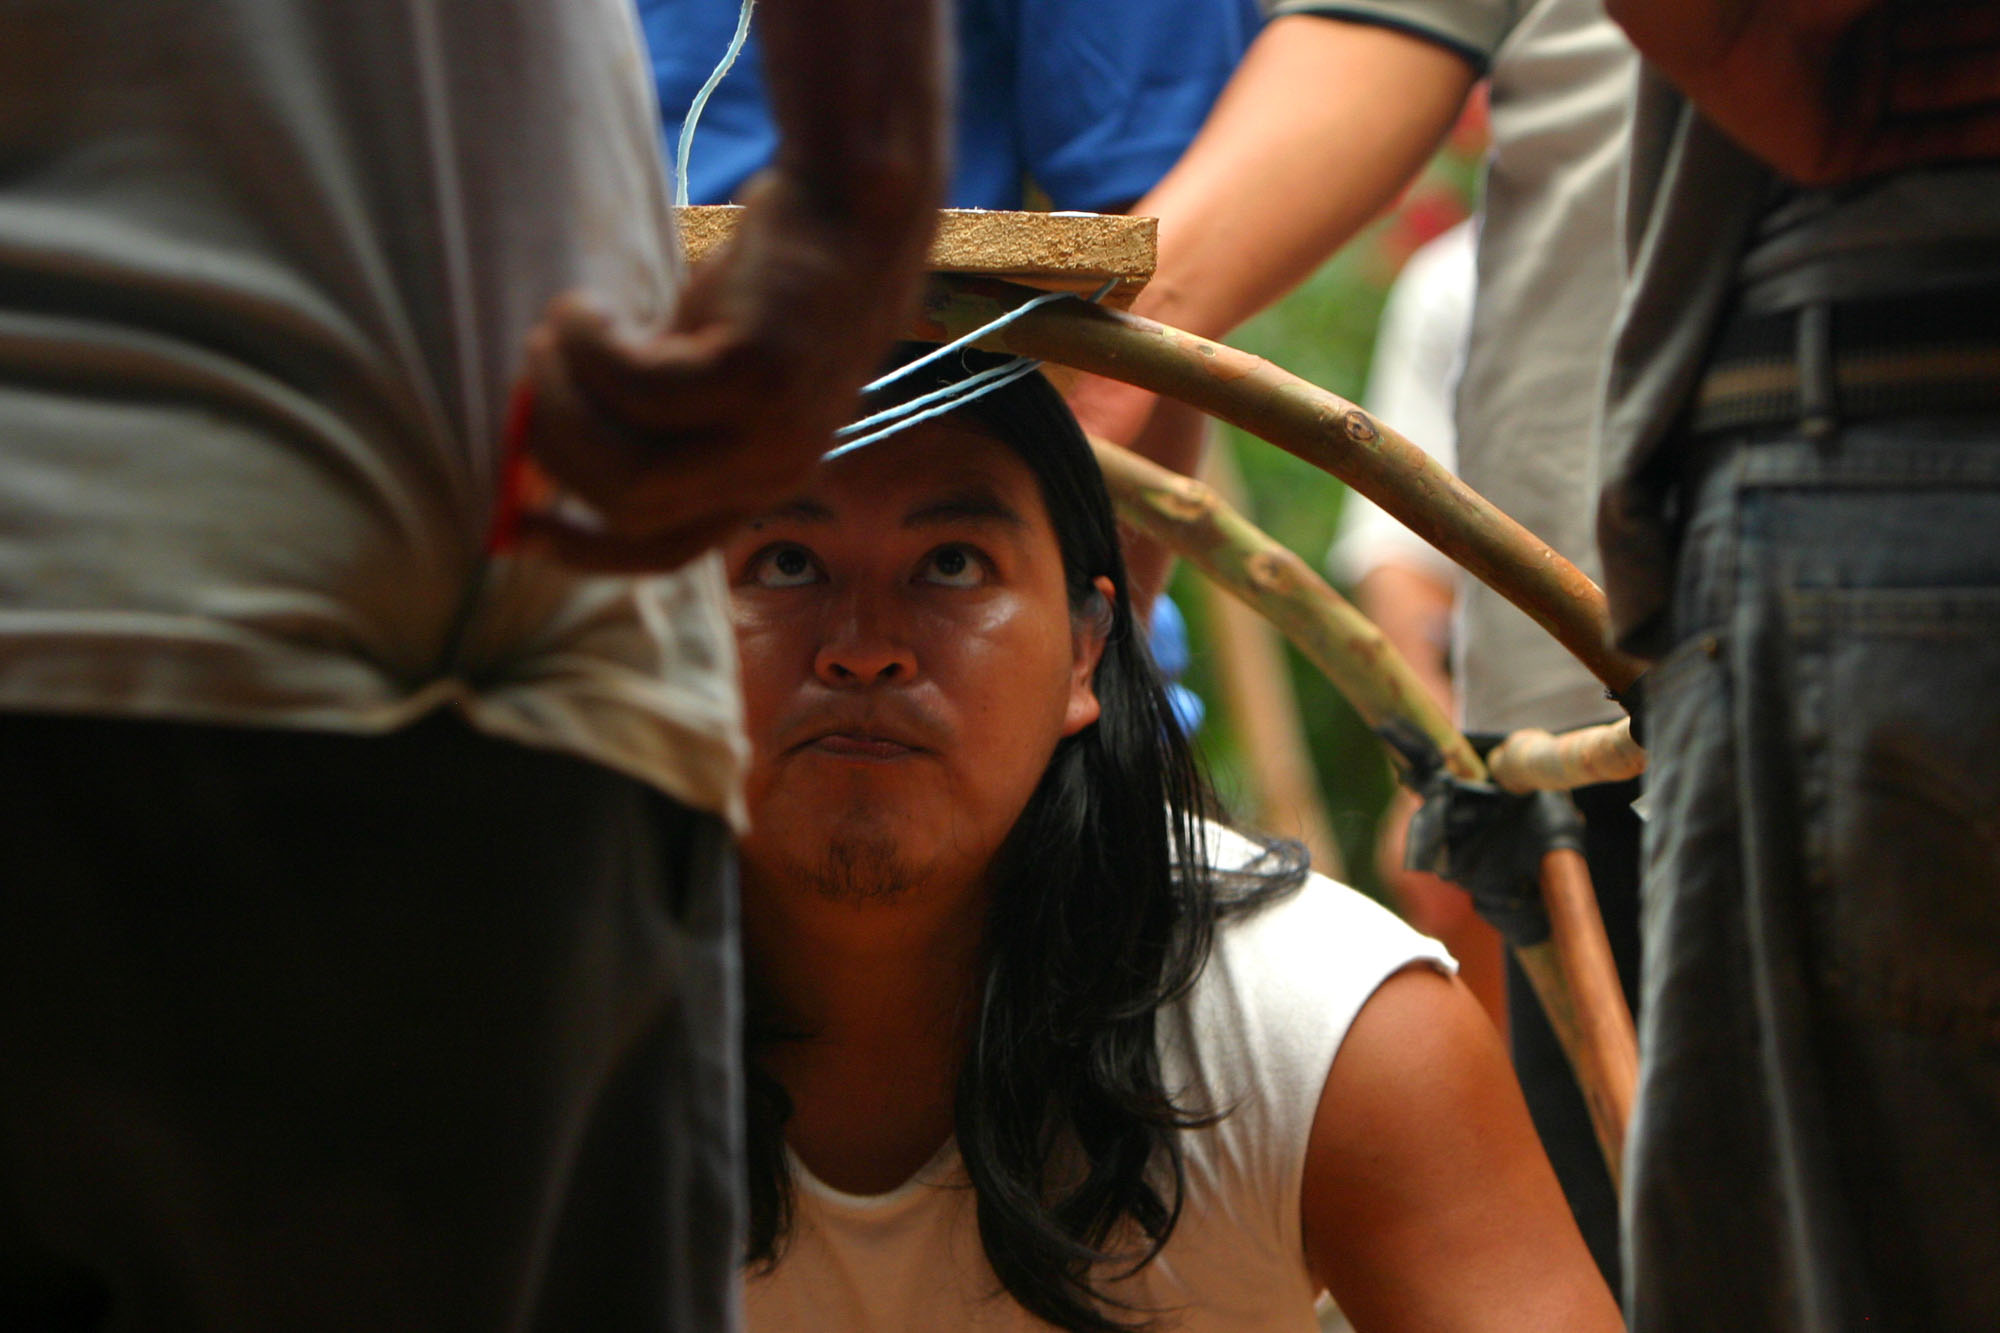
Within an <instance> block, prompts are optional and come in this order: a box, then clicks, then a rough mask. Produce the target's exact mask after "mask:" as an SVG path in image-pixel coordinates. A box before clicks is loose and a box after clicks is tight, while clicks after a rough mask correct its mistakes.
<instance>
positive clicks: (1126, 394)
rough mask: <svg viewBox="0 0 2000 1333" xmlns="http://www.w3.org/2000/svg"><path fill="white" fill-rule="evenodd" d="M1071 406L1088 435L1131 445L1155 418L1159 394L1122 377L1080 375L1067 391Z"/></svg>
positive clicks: (1124, 445)
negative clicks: (1154, 410) (1153, 416)
mask: <svg viewBox="0 0 2000 1333" xmlns="http://www.w3.org/2000/svg"><path fill="white" fill-rule="evenodd" d="M1066 397H1067V399H1068V401H1069V410H1070V411H1072V412H1074V413H1076V420H1077V424H1078V425H1080V426H1082V427H1083V430H1084V433H1085V434H1086V435H1095V436H1097V437H1098V438H1099V439H1101V440H1109V441H1111V442H1112V443H1113V444H1116V445H1122V446H1123V447H1125V448H1127V449H1130V448H1131V447H1132V446H1133V443H1134V442H1135V441H1136V440H1137V439H1138V438H1139V434H1140V432H1141V431H1143V430H1145V428H1146V423H1147V422H1148V421H1149V420H1151V419H1152V415H1153V408H1154V406H1155V405H1156V404H1158V402H1159V401H1160V399H1159V395H1158V394H1155V393H1153V392H1151V391H1150V390H1147V389H1140V388H1135V387H1134V386H1132V385H1130V384H1127V383H1125V382H1124V381H1123V380H1114V379H1106V378H1105V377H1104V376H1102V375H1078V376H1077V377H1076V383H1074V384H1073V385H1071V386H1070V389H1069V392H1068V394H1067V395H1066Z"/></svg>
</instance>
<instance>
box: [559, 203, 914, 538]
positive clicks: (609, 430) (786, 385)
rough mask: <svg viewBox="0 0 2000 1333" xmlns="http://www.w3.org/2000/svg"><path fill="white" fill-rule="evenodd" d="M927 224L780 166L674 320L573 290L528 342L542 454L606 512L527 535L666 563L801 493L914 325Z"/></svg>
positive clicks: (582, 496)
mask: <svg viewBox="0 0 2000 1333" xmlns="http://www.w3.org/2000/svg"><path fill="white" fill-rule="evenodd" d="M921 216H922V218H923V219H924V220H925V222H924V225H920V226H912V225H909V223H908V222H907V221H905V220H903V219H899V218H880V217H855V216H852V215H850V214H846V213H843V212H842V211H841V210H839V209H836V208H830V207H826V206H823V205H821V204H820V203H819V202H818V201H816V200H815V199H814V198H813V197H812V195H811V194H810V192H809V191H807V190H805V189H803V188H801V187H799V186H797V185H795V184H793V183H792V182H791V181H790V180H788V179H787V178H786V177H785V176H784V175H783V174H781V173H778V172H772V173H769V174H767V175H766V176H765V177H764V178H763V179H762V180H761V181H759V182H758V184H757V185H756V186H755V187H754V188H753V190H752V191H751V193H750V196H749V199H748V202H747V205H746V209H745V213H744V216H743V221H742V225H741V230H740V232H739V233H738V235H737V237H736V239H735V241H734V242H733V243H732V244H731V246H730V247H729V249H728V250H727V251H726V252H725V253H724V254H722V255H721V256H719V257H718V258H717V259H716V260H715V261H714V262H713V263H711V264H708V265H704V266H703V267H702V268H701V269H699V270H697V271H696V272H695V273H694V274H693V276H692V277H691V279H690V281H689V282H688V284H687V286H686V288H685V289H684V291H683V292H682V294H681V301H680V304H679V307H678V308H677V310H676V311H675V316H674V320H673V322H672V324H671V325H669V326H668V327H667V328H665V329H662V330H657V331H652V332H647V331H640V330H631V329H626V328H621V327H619V326H618V325H617V323H616V322H615V321H614V320H613V319H612V318H611V317H610V316H609V315H607V314H606V313H605V312H604V311H603V310H602V309H601V308H599V307H598V306H597V305H595V304H594V303H593V302H592V301H591V300H590V299H589V298H588V297H586V296H583V295H581V294H576V293H572V294H568V295H565V296H562V297H559V298H558V299H557V300H556V301H555V303H554V304H553V305H552V306H551V307H550V309H549V311H548V314H547V315H546V316H545V317H544V319H543V322H542V323H541V324H540V325H539V326H538V327H537V328H536V329H535V330H534V331H533V332H532V333H531V334H530V335H529V339H528V350H527V372H526V373H527V376H528V379H529V383H530V385H531V387H532V391H533V395H534V400H533V410H532V414H531V416H530V419H529V422H528V434H527V447H528V452H529V455H530V457H531V458H532V460H533V462H534V464H536V465H537V466H538V467H539V468H540V470H541V471H542V472H543V473H545V474H546V476H547V478H548V479H549V480H550V481H552V482H553V484H554V486H555V487H556V488H558V489H560V490H561V491H562V492H565V493H566V494H567V495H568V496H569V497H572V498H573V499H574V500H575V501H580V502H581V503H582V504H583V505H584V506H587V508H588V510H589V514H588V515H579V514H577V513H576V512H575V511H574V508H573V506H569V505H565V506H562V507H560V508H559V509H554V510H552V509H547V508H544V509H540V510H536V511H534V512H531V513H528V514H526V515H524V516H523V517H522V520H521V524H520V535H521V538H522V540H523V541H525V542H528V543H531V544H536V545H540V546H543V547H545V548H547V549H549V550H551V551H552V552H553V553H554V554H555V555H557V556H558V557H559V558H561V559H563V560H564V561H567V562H569V563H571V564H574V565H578V566H581V567H584V568H590V569H598V570H606V571H610V570H626V571H642V570H667V569H672V568H674V567H675V566H677V565H679V564H681V563H683V562H685V561H687V560H689V559H691V558H693V557H694V556H696V555H698V554H700V553H701V552H702V551H703V550H705V549H706V548H708V547H709V546H711V545H713V544H714V543H715V542H717V541H718V540H720V539H721V538H722V537H723V536H724V535H725V534H726V533H727V532H728V531H729V530H730V529H731V528H733V527H734V526H735V525H736V524H737V523H739V522H741V521H742V520H743V519H744V518H746V517H748V516H749V515H751V514H753V513H757V512H760V511H762V510H764V509H768V508H769V507H770V506H771V505H772V504H774V503H776V502H778V501H780V500H782V499H783V498H784V497H785V496H786V495H788V494H790V493H792V492H793V491H795V490H797V489H798V488H799V487H800V486H801V485H802V484H803V482H804V480H805V478H806V476H807V474H808V473H809V472H810V471H811V469H812V467H813V465H814V464H815V463H816V462H817V460H818V459H819V457H820V455H821V454H822V453H824V452H825V451H826V450H827V448H829V447H830V444H831V441H832V437H833V431H834V430H835V428H836V427H838V426H839V425H840V424H842V423H843V422H844V421H846V420H847V419H849V418H850V417H851V415H852V413H853V410H854V407H855V404H856V391H857V389H858V388H859V387H860V385H861V384H862V383H863V382H865V381H866V380H867V378H868V377H869V375H870V374H871V373H872V372H873V370H874V368H875V367H876V366H877V364H878V363H879V361H880V359H881V356H882V353H883V351H884V349H885V348H886V347H887V346H888V344H889V343H890V342H891V341H892V340H893V339H894V338H895V337H896V335H897V334H898V333H899V332H901V330H903V329H904V328H905V327H907V325H908V321H909V317H910V315H911V312H912V310H913V309H914V306H915V301H916V293H917V288H918V283H919V282H920V280H921V273H920V268H919V266H920V264H921V260H922V256H923V254H924V250H925V247H926V245H927V243H928V238H929V227H928V223H927V220H928V218H929V217H930V216H931V214H930V210H929V209H928V208H925V209H924V210H923V212H922V215H921ZM593 519H594V520H595V521H592V520H593Z"/></svg>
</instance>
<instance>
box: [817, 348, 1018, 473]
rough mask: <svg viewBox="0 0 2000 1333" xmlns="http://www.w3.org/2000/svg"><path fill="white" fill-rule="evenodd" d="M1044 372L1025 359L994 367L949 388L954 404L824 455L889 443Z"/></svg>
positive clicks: (827, 457)
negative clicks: (883, 441)
mask: <svg viewBox="0 0 2000 1333" xmlns="http://www.w3.org/2000/svg"><path fill="white" fill-rule="evenodd" d="M1041 368H1042V363H1041V362H1039V361H1036V360H1033V359H1031V358H1029V357H1025V356H1024V357H1020V358H1018V359H1017V360H1014V361H1010V362H1008V363H1007V364H1006V365H1004V366H995V367H993V369H992V370H990V371H982V372H981V373H980V374H978V375H975V376H973V377H972V378H971V379H966V380H960V381H958V382H957V383H956V384H951V385H947V386H946V387H947V388H949V389H951V390H952V391H953V397H952V399H951V401H949V402H944V403H939V404H937V405H936V406H935V407H932V408H930V409H929V410H928V411H924V412H919V413H917V414H916V415H915V416H913V417H907V418H905V419H904V420H902V421H898V422H896V423H895V424H893V425H889V426H884V427H883V428H882V429H881V430H878V431H876V432H875V433H874V434H872V435H864V436H862V437H861V438H860V439H858V440H849V441H848V442H847V443H845V444H843V445H840V446H838V447H837V448H834V449H830V450H828V451H827V453H826V455H825V461H828V462H830V461H832V460H833V459H836V458H840V457H842V456H843V455H846V454H851V453H853V452H854V451H855V450H856V449H859V448H861V447H862V446H863V445H867V444H873V443H875V442H876V441H877V440H880V439H886V438H887V437H888V436H891V435H895V434H897V433H898V432H901V431H905V430H908V429H909V428H910V427H912V426H914V425H916V424H917V423H918V422H921V421H929V420H930V419H931V418H932V417H941V416H943V415H944V414H945V413H947V412H953V411H956V410H957V409H959V408H960V407H963V406H964V405H965V404H967V403H969V402H971V401H972V400H973V399H975V398H984V397H985V396H986V395H987V394H989V393H993V392H994V391H996V390H999V389H1004V388H1006V387H1007V386H1008V385H1010V384H1012V383H1013V382H1014V381H1015V380H1018V379H1021V378H1024V377H1025V376H1028V375H1032V374H1034V373H1035V372H1036V371H1037V370H1040V369H1041ZM988 375H996V376H997V378H993V379H986V377H987V376H988ZM980 380H986V382H985V383H983V384H980V385H979V387H978V388H976V389H973V390H972V391H971V392H969V393H968V392H965V388H966V386H967V385H969V384H974V383H977V382H978V381H980Z"/></svg>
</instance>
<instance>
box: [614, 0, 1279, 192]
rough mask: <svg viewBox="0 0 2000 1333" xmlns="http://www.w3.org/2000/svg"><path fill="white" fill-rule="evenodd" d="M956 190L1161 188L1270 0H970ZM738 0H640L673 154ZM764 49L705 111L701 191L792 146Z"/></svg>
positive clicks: (693, 180) (699, 138) (728, 184)
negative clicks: (779, 127) (777, 109)
mask: <svg viewBox="0 0 2000 1333" xmlns="http://www.w3.org/2000/svg"><path fill="white" fill-rule="evenodd" d="M955 10H956V17H957V22H958V56H957V59H958V82H957V94H958V110H957V131H956V142H955V144H954V152H953V159H952V160H953V163H954V167H953V175H952V182H951V187H950V190H949V191H948V194H947V199H948V201H949V202H950V203H951V204H952V205H953V206H955V207H959V208H1020V207H1021V206H1022V204H1023V201H1024V197H1025V191H1026V187H1027V186H1028V184H1029V183H1030V182H1032V183H1033V184H1034V186H1035V187H1037V188H1038V189H1039V190H1040V191H1041V193H1042V194H1043V195H1045V196H1046V197H1047V198H1048V200H1049V202H1050V204H1052V205H1053V206H1054V207H1056V208H1059V209H1076V210H1082V211H1087V212H1098V213H1115V212H1122V211H1123V210H1124V209H1125V208H1127V207H1129V206H1130V205H1131V204H1132V203H1133V201H1135V200H1137V199H1138V198H1139V196H1140V195H1142V194H1144V193H1145V192H1146V191H1147V190H1149V189H1150V188H1152V186H1153V184H1154V183H1155V182H1156V181H1158V180H1159V178H1160V177H1161V176H1163V175H1165V174H1166V172H1167V169H1168V168H1169V167H1171V166H1173V164H1174V162H1175V161H1176V160H1177V159H1179V157H1180V155H1181V152H1182V151H1183V150H1184V149H1185V148H1186V147H1187V145H1188V143H1189V141H1190V140H1192V139H1193V138H1194V135H1195V132H1196V131H1197V130H1198V129H1200V128H1201V124H1202V121H1203V120H1204V119H1205V118H1206V117H1207V115H1208V110H1209V107H1210V106H1211V105H1212V104H1213V103H1214V101H1215V98H1216V95H1217V94H1218V93H1220V92H1221V90H1222V87H1223V85H1224V84H1225V83H1226V82H1227V81H1228V79H1229V75H1230V73H1231V71H1233V70H1234V69H1235V68H1236V64H1237V61H1238V60H1240V59H1241V58H1242V55H1243V52H1244V50H1245V49H1246V48H1247V47H1248V46H1249V44H1250V40H1251V38H1253V37H1254V36H1255V35H1256V33H1257V30H1258V28H1259V26H1260V25H1261V23H1262V21H1263V20H1262V11H1261V9H1260V8H1259V6H1258V4H1257V2H1256V0H1090V2H1089V3H1087V4H1079V3H1075V0H957V3H956V5H955ZM738 13H739V5H738V3H737V0H639V14H640V19H641V21H642V22H643V24H644V25H645V30H646V40H647V44H648V45H649V46H650V47H651V49H652V61H653V78H654V82H655V84H656V86H657V87H658V89H659V101H660V116H661V120H662V122H663V124H662V130H663V133H664V135H665V140H666V145H667V149H668V151H669V153H671V152H672V151H673V147H674V144H675V142H676V141H677V139H678V138H679V135H680V125H681V120H682V118H683V116H685V115H686V113H687V108H688V106H689V104H690V103H691V102H692V101H693V100H694V97H695V94H696V92H698V91H699V90H700V88H701V85H702V84H703V82H704V81H706V80H707V78H708V76H709V74H710V72H711V71H713V70H714V68H715V65H716V63H717V62H718V61H719V60H720V59H721V58H722V55H723V52H725V51H726V50H727V49H728V47H729V40H730V38H731V36H732V35H733V34H734V32H735V30H736V22H737V17H738ZM756 44H757V36H756V31H755V25H754V23H753V25H752V31H751V37H750V45H749V46H748V47H746V48H745V50H744V52H743V55H742V57H741V58H740V59H739V60H738V61H737V62H736V65H735V67H734V68H732V69H731V70H730V71H729V74H728V76H727V77H726V78H724V79H723V80H722V82H721V84H720V85H718V86H717V88H716V90H715V92H714V94H713V95H712V96H711V98H710V100H709V103H708V106H707V107H706V108H705V109H704V110H703V112H702V115H701V121H700V125H699V128H698V129H697V130H696V132H695V137H694V144H693V149H692V153H691V155H690V158H689V165H688V198H689V200H690V201H691V202H693V203H697V204H719V203H728V202H730V201H732V200H733V199H734V198H735V197H736V195H737V192H738V191H739V190H740V189H741V188H742V186H743V184H744V182H745V181H747V180H748V179H749V178H750V177H751V176H752V175H753V174H755V173H756V172H757V171H758V170H759V169H761V168H762V167H763V166H764V165H765V163H767V162H768V161H770V158H771V153H772V150H773V149H774V148H775V147H776V144H777V134H776V131H775V129H774V128H773V126H772V123H771V117H770V111H769V109H768V106H767V103H766V98H765V92H764V86H763V81H762V78H761V71H760V62H759V57H758V53H757V51H756V49H755V48H756Z"/></svg>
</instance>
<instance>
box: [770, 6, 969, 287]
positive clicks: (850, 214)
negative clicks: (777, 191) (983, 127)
mask: <svg viewBox="0 0 2000 1333" xmlns="http://www.w3.org/2000/svg"><path fill="white" fill-rule="evenodd" d="M758 24H759V29H758V31H759V39H760V41H761V42H762V44H763V49H764V63H765V71H766V82H767V86H768V89H769V96H770V104H771V114H772V118H773V120H774V121H775V122H776V123H777V126H778V134H779V142H778V150H777V154H776V157H775V159H774V161H773V170H774V173H775V174H776V175H777V176H778V177H780V178H781V179H782V180H784V181H785V182H787V183H788V184H790V185H791V186H793V187H794V188H795V189H797V190H799V191H801V192H802V194H803V196H804V197H805V198H806V199H807V200H809V201H810V204H811V206H812V207H813V208H814V209H816V210H818V211H821V212H822V213H823V214H824V215H825V216H826V217H827V218H828V219H829V220H831V221H846V222H852V223H853V224H854V231H855V235H854V237H853V244H854V245H855V246H856V247H872V248H874V249H877V250H879V251H882V252H884V253H900V252H901V251H904V250H906V249H907V248H908V247H909V246H911V245H912V244H914V245H918V246H921V245H922V244H924V242H925V239H926V238H927V237H928V236H929V233H930V226H931V214H932V212H933V210H934V209H935V208H936V207H937V202H938V199H939V197H940V196H941V194H942V192H943V189H944V182H945V174H946V153H947V135H946V126H947V124H948V122H949V117H948V115H947V110H948V99H949V93H948V82H947V73H946V72H947V69H948V67H949V62H948V60H947V56H946V40H945V34H944V31H943V19H942V15H941V13H940V0H764V2H763V7H762V10H761V12H760V13H759V14H758Z"/></svg>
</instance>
